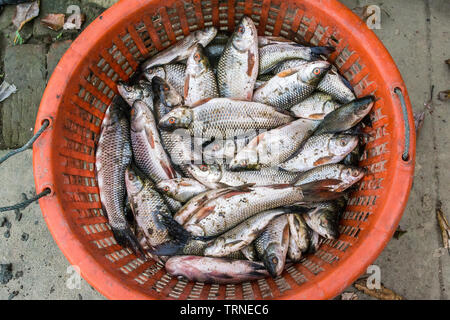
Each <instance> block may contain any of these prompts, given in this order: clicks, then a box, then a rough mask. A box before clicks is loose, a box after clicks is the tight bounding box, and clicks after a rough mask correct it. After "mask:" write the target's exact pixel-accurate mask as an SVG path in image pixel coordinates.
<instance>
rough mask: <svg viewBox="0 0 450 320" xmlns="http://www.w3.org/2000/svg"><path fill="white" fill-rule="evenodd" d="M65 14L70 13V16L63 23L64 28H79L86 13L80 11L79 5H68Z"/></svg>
mask: <svg viewBox="0 0 450 320" xmlns="http://www.w3.org/2000/svg"><path fill="white" fill-rule="evenodd" d="M67 14H70V16H69V17H68V18H67V21H66V23H65V24H64V30H80V29H81V25H82V24H83V23H84V21H85V20H86V15H84V14H82V13H81V12H80V7H78V6H74V5H72V6H69V7H68V8H67Z"/></svg>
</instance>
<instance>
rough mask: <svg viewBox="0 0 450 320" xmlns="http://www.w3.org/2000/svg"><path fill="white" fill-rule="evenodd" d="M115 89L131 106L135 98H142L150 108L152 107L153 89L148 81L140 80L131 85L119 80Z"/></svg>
mask: <svg viewBox="0 0 450 320" xmlns="http://www.w3.org/2000/svg"><path fill="white" fill-rule="evenodd" d="M117 90H118V91H119V94H120V95H121V96H122V97H123V98H124V100H125V101H126V102H127V103H128V104H129V105H130V106H132V105H133V103H134V102H135V101H136V100H142V101H144V102H145V103H146V104H147V105H148V106H149V108H150V109H153V91H152V86H151V84H150V83H149V82H147V81H143V80H141V81H139V82H138V83H137V84H135V85H133V86H130V85H128V84H126V83H124V82H119V83H118V84H117Z"/></svg>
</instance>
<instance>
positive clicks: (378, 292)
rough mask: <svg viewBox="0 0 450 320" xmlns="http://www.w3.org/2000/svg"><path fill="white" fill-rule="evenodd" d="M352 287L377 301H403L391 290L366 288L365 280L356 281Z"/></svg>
mask: <svg viewBox="0 0 450 320" xmlns="http://www.w3.org/2000/svg"><path fill="white" fill-rule="evenodd" d="M353 286H354V287H355V288H356V289H358V290H359V291H361V292H364V293H365V294H367V295H368V296H371V297H374V298H377V299H378V300H404V298H403V297H402V296H400V295H398V294H397V293H395V292H394V291H392V290H391V289H388V288H386V287H385V286H383V285H381V288H380V289H369V288H367V286H366V280H363V279H362V280H358V281H356V282H355V283H354V284H353Z"/></svg>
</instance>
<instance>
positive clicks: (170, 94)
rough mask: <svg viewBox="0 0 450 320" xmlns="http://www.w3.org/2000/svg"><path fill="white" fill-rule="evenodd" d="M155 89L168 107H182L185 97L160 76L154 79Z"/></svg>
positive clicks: (153, 85)
mask: <svg viewBox="0 0 450 320" xmlns="http://www.w3.org/2000/svg"><path fill="white" fill-rule="evenodd" d="M152 87H153V90H154V91H155V92H156V94H157V95H158V97H159V99H160V101H161V103H162V104H163V105H165V106H166V107H168V108H170V109H172V108H176V107H180V106H182V105H183V104H184V99H183V97H182V96H181V95H180V94H179V93H178V92H177V90H176V89H175V88H174V87H173V86H172V85H170V84H169V83H168V82H167V81H165V80H164V79H163V78H160V77H158V76H156V77H153V80H152Z"/></svg>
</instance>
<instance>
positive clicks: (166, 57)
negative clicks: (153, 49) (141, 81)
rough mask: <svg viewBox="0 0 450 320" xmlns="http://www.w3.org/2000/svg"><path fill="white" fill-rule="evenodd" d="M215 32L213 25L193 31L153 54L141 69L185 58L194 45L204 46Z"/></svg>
mask: <svg viewBox="0 0 450 320" xmlns="http://www.w3.org/2000/svg"><path fill="white" fill-rule="evenodd" d="M216 34H217V29H216V28H214V27H207V28H205V29H203V30H197V31H194V32H192V33H191V34H190V35H188V36H186V37H184V38H183V39H181V40H180V41H178V42H177V43H176V44H174V45H172V46H170V47H168V48H167V49H165V50H163V51H161V52H158V53H157V54H155V55H154V56H153V57H151V58H150V59H148V60H147V61H145V62H144V63H143V64H142V66H141V68H142V70H146V69H149V68H152V67H155V66H160V65H164V64H168V63H174V62H179V61H183V60H186V59H187V58H188V57H189V54H190V51H191V50H192V48H193V46H194V45H196V44H197V43H200V44H201V45H203V46H206V45H208V43H210V42H211V40H212V39H214V37H215V36H216Z"/></svg>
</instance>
